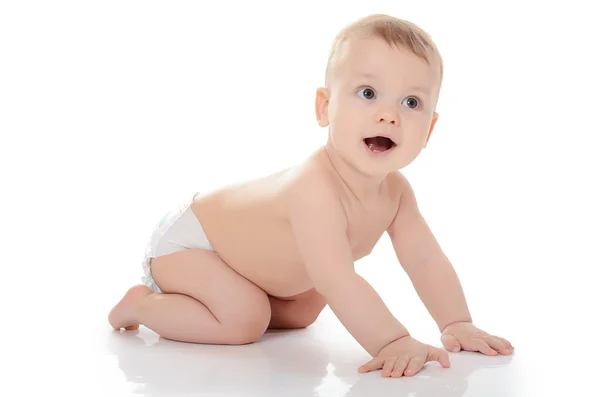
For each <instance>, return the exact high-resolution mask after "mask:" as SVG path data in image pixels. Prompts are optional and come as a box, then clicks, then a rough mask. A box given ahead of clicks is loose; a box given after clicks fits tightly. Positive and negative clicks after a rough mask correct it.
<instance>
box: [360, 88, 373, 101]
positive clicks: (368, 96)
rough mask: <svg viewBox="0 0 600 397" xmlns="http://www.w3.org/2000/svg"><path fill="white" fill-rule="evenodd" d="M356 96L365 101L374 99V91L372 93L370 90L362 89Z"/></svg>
mask: <svg viewBox="0 0 600 397" xmlns="http://www.w3.org/2000/svg"><path fill="white" fill-rule="evenodd" d="M361 93H362V95H361ZM358 95H359V96H362V97H363V98H365V99H373V98H375V91H373V90H372V89H371V88H363V89H362V90H360V91H358Z"/></svg>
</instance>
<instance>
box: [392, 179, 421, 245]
mask: <svg viewBox="0 0 600 397" xmlns="http://www.w3.org/2000/svg"><path fill="white" fill-rule="evenodd" d="M388 180H389V185H390V192H391V193H390V195H392V196H393V200H394V203H395V204H396V211H395V216H394V219H393V221H392V223H391V225H390V227H389V228H388V232H389V233H390V234H391V235H393V234H394V233H395V232H397V230H398V228H399V227H400V225H401V224H403V223H405V222H407V220H409V219H410V218H412V217H413V216H414V215H418V213H419V207H418V204H417V199H416V197H415V192H414V189H413V187H412V185H411V184H410V182H409V180H408V178H407V177H406V176H405V175H404V174H402V173H401V172H400V171H398V172H394V173H392V174H390V176H389V179H388Z"/></svg>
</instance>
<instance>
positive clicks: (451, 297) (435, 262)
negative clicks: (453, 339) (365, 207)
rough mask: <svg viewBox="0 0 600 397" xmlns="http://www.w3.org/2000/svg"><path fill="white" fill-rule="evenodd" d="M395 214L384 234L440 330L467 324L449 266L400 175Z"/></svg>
mask: <svg viewBox="0 0 600 397" xmlns="http://www.w3.org/2000/svg"><path fill="white" fill-rule="evenodd" d="M396 175H397V179H396V182H397V186H398V188H399V189H401V198H400V203H399V205H398V211H397V214H396V217H395V218H394V221H393V223H392V225H391V226H390V227H389V229H388V234H389V236H390V238H391V240H392V243H393V246H394V250H395V252H396V256H397V257H398V261H399V262H400V264H401V265H402V267H403V268H404V270H405V271H406V274H407V275H408V276H409V278H410V280H411V282H412V283H413V285H414V287H415V290H416V291H417V293H418V295H419V297H420V298H421V300H422V301H423V304H424V305H425V307H426V308H427V310H428V311H429V313H430V314H431V316H432V317H433V319H434V320H435V322H436V323H437V325H438V328H439V329H440V331H443V330H444V329H445V328H446V327H447V326H448V325H449V324H452V323H456V322H462V321H464V322H471V321H472V320H471V315H470V313H469V309H468V307H467V302H466V299H465V296H464V293H463V290H462V287H461V285H460V281H459V279H458V277H457V275H456V272H455V271H454V268H453V267H452V264H451V263H450V261H449V260H448V258H447V257H446V255H445V254H444V252H443V251H442V249H441V248H440V245H439V244H438V242H437V240H436V239H435V237H434V235H433V233H432V232H431V230H430V229H429V227H428V225H427V223H426V222H425V220H424V219H423V216H422V215H421V213H420V211H419V208H418V205H417V201H416V198H415V194H414V191H413V189H412V187H411V186H410V183H409V182H408V180H407V179H406V178H405V177H404V176H403V175H402V174H400V173H398V174H396Z"/></svg>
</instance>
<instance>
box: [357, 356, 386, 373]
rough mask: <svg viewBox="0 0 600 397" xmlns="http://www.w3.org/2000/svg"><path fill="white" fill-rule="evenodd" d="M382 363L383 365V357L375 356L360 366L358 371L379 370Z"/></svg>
mask: <svg viewBox="0 0 600 397" xmlns="http://www.w3.org/2000/svg"><path fill="white" fill-rule="evenodd" d="M382 365H383V358H381V357H375V358H373V359H372V360H371V361H369V362H367V363H365V364H363V365H362V366H360V368H358V372H361V373H362V372H370V371H375V370H378V369H379V368H381V366H382Z"/></svg>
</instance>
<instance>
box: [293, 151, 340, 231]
mask: <svg viewBox="0 0 600 397" xmlns="http://www.w3.org/2000/svg"><path fill="white" fill-rule="evenodd" d="M283 196H284V197H283V199H284V201H285V204H286V205H285V207H286V208H287V210H288V212H289V214H288V215H289V216H290V217H298V216H299V217H305V216H306V217H321V216H323V215H324V214H325V213H327V214H328V218H332V217H333V219H336V220H337V221H341V219H339V218H338V217H339V216H340V215H341V214H342V213H343V207H342V202H341V200H340V194H339V190H338V189H337V188H336V185H335V183H334V180H333V179H332V177H331V174H330V173H328V172H326V170H325V169H323V167H321V166H320V164H319V163H318V161H312V160H311V159H309V160H308V161H306V162H305V163H303V164H302V165H300V166H298V167H297V168H295V169H294V170H293V171H292V172H291V173H290V174H289V180H288V183H287V184H286V189H285V192H284V195H283Z"/></svg>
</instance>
